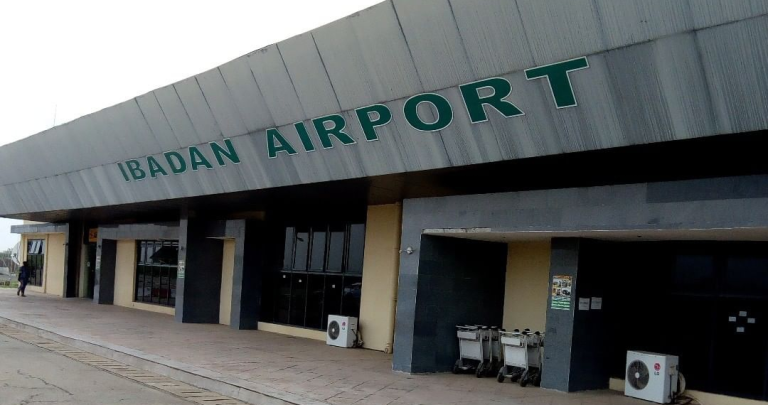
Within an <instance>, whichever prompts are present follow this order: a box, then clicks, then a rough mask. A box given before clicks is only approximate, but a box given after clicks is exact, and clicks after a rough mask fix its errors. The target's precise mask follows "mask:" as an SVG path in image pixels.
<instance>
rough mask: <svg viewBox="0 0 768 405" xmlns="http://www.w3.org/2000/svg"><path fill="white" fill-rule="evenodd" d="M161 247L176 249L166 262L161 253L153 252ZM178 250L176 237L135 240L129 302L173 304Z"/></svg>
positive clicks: (174, 303)
mask: <svg viewBox="0 0 768 405" xmlns="http://www.w3.org/2000/svg"><path fill="white" fill-rule="evenodd" d="M165 248H171V249H173V248H175V249H176V255H175V258H174V257H173V256H171V259H170V261H169V262H167V263H164V262H163V259H162V257H161V258H155V255H157V254H158V253H159V252H161V251H162V249H165ZM178 251H179V241H178V240H149V239H142V240H137V241H136V266H135V268H134V277H133V279H134V284H133V302H138V303H141V304H149V305H158V306H163V307H169V308H175V307H176V281H177V280H178V269H179V267H178ZM148 276H149V278H147V277H148ZM147 283H149V285H148V284H147ZM140 292H141V294H140Z"/></svg>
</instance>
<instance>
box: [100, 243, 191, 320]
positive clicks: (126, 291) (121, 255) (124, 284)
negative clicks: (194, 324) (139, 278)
mask: <svg viewBox="0 0 768 405" xmlns="http://www.w3.org/2000/svg"><path fill="white" fill-rule="evenodd" d="M135 275H136V241H134V240H119V241H117V257H116V258H115V298H114V301H113V304H114V305H117V306H121V307H127V308H135V309H141V310H143V311H151V312H158V313H161V314H168V315H174V314H175V313H176V310H175V309H174V308H171V307H165V306H161V305H152V304H145V303H142V302H133V292H134V290H135V283H136V277H135Z"/></svg>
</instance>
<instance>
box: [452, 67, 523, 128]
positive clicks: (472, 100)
mask: <svg viewBox="0 0 768 405" xmlns="http://www.w3.org/2000/svg"><path fill="white" fill-rule="evenodd" d="M487 88H490V89H492V90H493V93H492V94H491V95H489V96H485V97H480V95H479V94H478V90H480V89H487ZM459 89H460V90H461V96H462V97H463V98H464V105H466V106H467V113H469V120H470V122H472V123H473V124H475V123H478V122H485V121H488V115H487V114H486V113H485V108H484V105H485V104H488V105H489V106H491V107H493V108H495V109H496V111H498V112H500V113H501V114H502V115H504V116H505V117H507V118H509V117H514V116H517V115H523V112H522V111H520V109H519V108H517V107H515V105H514V104H512V103H510V102H509V101H505V100H504V98H505V97H507V96H509V94H510V93H511V92H512V86H511V85H510V84H509V82H508V81H507V80H506V79H502V78H501V77H494V78H491V79H485V80H480V81H477V82H473V83H468V84H465V85H462V86H459Z"/></svg>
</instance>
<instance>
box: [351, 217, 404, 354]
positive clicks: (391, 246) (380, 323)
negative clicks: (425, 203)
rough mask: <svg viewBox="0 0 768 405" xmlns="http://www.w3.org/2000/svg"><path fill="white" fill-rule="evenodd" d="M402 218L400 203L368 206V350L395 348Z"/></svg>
mask: <svg viewBox="0 0 768 405" xmlns="http://www.w3.org/2000/svg"><path fill="white" fill-rule="evenodd" d="M401 221H402V206H401V205H400V204H392V205H375V206H370V207H368V220H367V222H366V226H365V254H364V258H363V287H362V292H361V294H362V298H361V302H360V331H361V332H362V335H363V340H364V341H365V345H364V347H365V348H368V349H374V350H381V351H386V352H391V351H392V339H393V336H394V319H395V307H396V305H397V277H398V272H399V268H400V254H399V249H400V232H401V228H402V226H401Z"/></svg>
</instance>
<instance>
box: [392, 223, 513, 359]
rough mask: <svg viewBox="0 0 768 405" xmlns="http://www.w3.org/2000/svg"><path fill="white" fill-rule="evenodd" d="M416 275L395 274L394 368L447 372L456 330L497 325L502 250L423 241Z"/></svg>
mask: <svg viewBox="0 0 768 405" xmlns="http://www.w3.org/2000/svg"><path fill="white" fill-rule="evenodd" d="M418 253H419V257H418V260H419V263H418V267H417V268H418V270H417V273H416V274H403V273H401V274H400V285H399V288H398V301H397V314H396V329H395V350H394V359H393V367H394V369H395V370H397V371H405V372H410V373H434V372H444V371H449V370H451V368H452V366H453V364H454V362H455V361H456V360H457V359H458V357H459V348H458V341H457V340H456V325H460V324H482V325H488V326H501V323H502V316H503V308H504V280H505V276H506V262H507V245H506V244H504V243H491V242H481V241H474V240H467V239H457V238H445V237H437V236H426V235H425V236H422V239H421V247H420V252H418Z"/></svg>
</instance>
